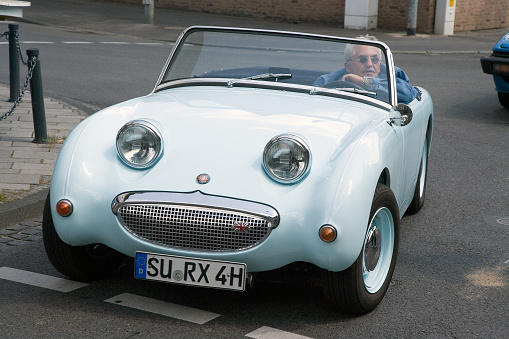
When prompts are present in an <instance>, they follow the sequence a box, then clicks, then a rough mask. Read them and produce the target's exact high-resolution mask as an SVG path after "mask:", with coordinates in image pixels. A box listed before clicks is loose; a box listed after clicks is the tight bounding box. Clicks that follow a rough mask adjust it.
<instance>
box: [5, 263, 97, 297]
mask: <svg viewBox="0 0 509 339" xmlns="http://www.w3.org/2000/svg"><path fill="white" fill-rule="evenodd" d="M0 279H4V280H10V281H14V282H18V283H22V284H26V285H32V286H37V287H43V288H47V289H50V290H54V291H58V292H65V293H67V292H71V291H74V290H76V289H78V288H82V287H84V286H87V285H88V284H84V283H80V282H77V281H72V280H67V279H62V278H56V277H51V276H49V275H44V274H39V273H33V272H28V271H23V270H18V269H15V268H10V267H0Z"/></svg>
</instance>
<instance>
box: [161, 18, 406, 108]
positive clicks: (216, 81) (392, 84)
mask: <svg viewBox="0 0 509 339" xmlns="http://www.w3.org/2000/svg"><path fill="white" fill-rule="evenodd" d="M197 31H210V32H213V31H217V32H223V33H238V34H259V35H276V36H280V37H285V36H286V37H289V38H290V37H297V38H303V39H312V40H313V39H318V40H328V41H333V42H338V43H339V42H341V43H357V44H359V43H362V44H364V45H372V46H375V47H377V48H379V49H380V50H382V51H383V53H384V54H385V58H386V67H387V79H388V90H389V93H388V96H389V99H388V100H389V102H387V103H385V102H384V101H381V100H376V99H374V100H362V99H361V100H359V101H362V102H366V103H369V104H373V103H374V102H376V104H377V106H379V107H381V108H383V109H385V110H390V109H391V108H392V107H394V106H396V104H397V92H396V79H395V67H394V60H393V56H392V53H391V50H390V48H389V47H388V46H387V45H386V44H385V43H383V42H381V41H371V40H361V39H354V38H344V37H336V36H330V35H320V34H311V33H299V32H291V31H279V30H265V29H250V28H237V27H221V26H191V27H189V28H187V29H185V30H184V31H183V32H182V33H181V34H180V36H179V38H178V39H177V41H176V42H175V44H174V46H173V49H172V51H171V53H170V55H169V57H168V59H167V60H166V63H165V65H164V68H163V70H162V72H161V73H160V75H159V78H158V80H157V83H156V85H155V87H154V89H153V93H155V92H158V91H161V90H164V89H168V88H175V87H182V86H199V85H210V86H214V85H216V86H217V85H222V84H223V83H224V82H227V83H231V82H232V80H234V81H233V83H234V84H235V86H236V87H237V86H242V87H248V86H253V87H264V88H272V89H283V90H285V89H286V90H291V91H298V92H300V91H303V89H302V88H301V87H303V88H305V89H306V91H307V92H309V93H310V94H317V95H327V96H333V97H343V98H348V99H352V98H359V97H362V95H359V94H353V95H347V94H348V93H346V92H339V93H331V92H334V90H327V89H324V88H318V87H313V86H306V85H295V84H288V83H286V84H283V83H279V84H278V85H277V86H274V84H273V83H272V84H270V85H267V84H259V82H258V81H256V80H248V82H247V83H246V82H245V81H243V80H242V79H226V78H199V79H192V78H189V79H178V80H171V81H164V77H165V75H166V73H167V71H168V69H169V67H170V66H171V64H172V61H173V60H174V58H175V56H176V55H178V52H179V50H180V48H181V47H182V46H183V45H184V44H185V40H186V37H187V36H188V35H190V34H192V33H194V32H197ZM336 92H338V91H336ZM365 98H366V99H369V98H367V97H365Z"/></svg>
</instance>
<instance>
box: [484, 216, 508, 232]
mask: <svg viewBox="0 0 509 339" xmlns="http://www.w3.org/2000/svg"><path fill="white" fill-rule="evenodd" d="M484 222H485V223H487V224H488V225H491V226H495V227H504V228H505V229H509V228H508V227H509V217H508V216H500V215H499V216H496V215H490V216H487V217H485V218H484Z"/></svg>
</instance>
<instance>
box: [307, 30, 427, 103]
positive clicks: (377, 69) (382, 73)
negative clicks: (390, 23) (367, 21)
mask: <svg viewBox="0 0 509 339" xmlns="http://www.w3.org/2000/svg"><path fill="white" fill-rule="evenodd" d="M358 39H364V40H371V41H377V39H376V38H375V37H373V36H369V35H366V36H361V37H358ZM344 55H345V63H344V68H342V69H340V70H338V71H335V72H332V73H329V74H324V75H322V76H320V77H319V78H318V79H317V80H316V81H315V83H314V84H313V85H314V86H319V87H324V86H327V84H329V83H332V82H334V81H348V82H351V83H353V84H356V85H358V86H360V87H362V88H364V89H365V90H367V91H372V92H375V93H376V94H377V98H379V99H381V100H384V101H388V100H387V99H388V92H389V90H388V83H387V69H386V66H385V64H383V63H382V58H381V51H380V49H379V48H378V47H375V46H371V45H357V44H347V45H346V47H345V51H344ZM394 68H395V75H396V90H397V95H398V102H400V103H409V102H411V101H412V100H414V99H415V98H416V97H417V96H418V95H419V91H418V90H417V89H416V88H415V87H413V86H412V85H411V84H410V81H409V78H408V76H407V75H406V74H405V72H404V71H403V70H402V69H400V68H398V67H396V66H395V67H394Z"/></svg>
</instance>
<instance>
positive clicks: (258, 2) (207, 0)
mask: <svg viewBox="0 0 509 339" xmlns="http://www.w3.org/2000/svg"><path fill="white" fill-rule="evenodd" d="M98 1H103V2H104V1H106V2H108V1H109V2H120V3H128V4H137V5H140V6H141V5H142V0H98ZM154 1H155V6H156V8H167V9H174V10H184V11H193V12H205V13H213V14H225V15H235V16H246V17H254V18H272V19H278V20H283V21H287V22H302V23H320V24H329V25H334V26H337V27H343V25H344V16H345V0H154ZM454 1H456V14H455V23H454V31H455V32H458V31H469V30H481V29H493V28H508V27H509V1H508V0H454ZM435 3H436V0H419V2H418V12H417V15H418V18H417V32H418V33H428V34H432V33H433V31H434V22H435ZM408 4H409V0H378V28H388V29H394V30H399V31H406V28H407V21H408Z"/></svg>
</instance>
